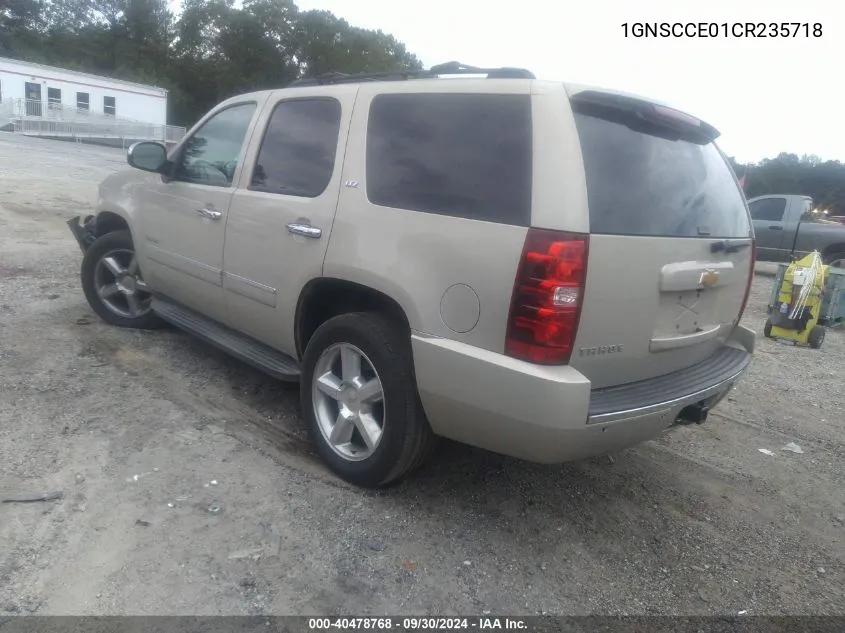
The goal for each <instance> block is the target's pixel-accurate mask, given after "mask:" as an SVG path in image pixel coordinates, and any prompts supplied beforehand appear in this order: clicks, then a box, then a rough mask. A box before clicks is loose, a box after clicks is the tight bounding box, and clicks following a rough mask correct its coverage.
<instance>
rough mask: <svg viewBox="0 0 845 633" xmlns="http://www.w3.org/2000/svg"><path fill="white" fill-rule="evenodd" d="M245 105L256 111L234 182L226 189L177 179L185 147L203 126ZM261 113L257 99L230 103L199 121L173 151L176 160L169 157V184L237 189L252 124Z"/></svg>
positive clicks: (239, 159)
mask: <svg viewBox="0 0 845 633" xmlns="http://www.w3.org/2000/svg"><path fill="white" fill-rule="evenodd" d="M245 105H253V106H255V110H254V111H253V113H252V117H251V118H250V120H249V124H248V125H247V129H246V132H245V133H244V140H243V142H242V144H241V151H240V154H238V167H237V168H236V169H235V174H233V175H232V182H231V183H229V184H228V185H226V186H225V187H224V186H223V185H213V184H211V183H208V182H197V181H195V180H184V179H182V178H177V177H176V176H175V174H176V169H177V167H178V166H179V163H180V162H181V160H182V157H183V152H184V151H185V147H186V146H187V144H188V142H189V141H190V140H191V139H192V138H194V137H195V136H196V135H197V132H199V131H200V130H201V129H202V128H203V126H205V124H206V123H208V122H209V121H211V119H213V118H214V117H216V116H217V115H218V114H220V113H221V112H225V111H226V110H231V109H232V108H237V107H240V106H245ZM260 111H261V108H260V107H259V105H258V101H256V100H255V99H250V100H248V101H238V102H236V103H229V104H227V105H226V106H224V107H222V108H219V109H217V110H212V111H211V112H208V113H207V114H206V116H205V117H203V118H202V119H201V120H200V121H199V123H198V124H197V125H196V128H195V129H194V130H193V131H192V132H191V134H188V135H186V136H185V137H184V138H183V139H182V141H181V142H180V143H179V145H177V146H176V148H175V149H174V150H173V159H174V160H171V159H170V157H168V162H169V163H170V165H169V168H168V170H167V174H166V178H167V182H181V183H185V184H186V185H199V186H203V187H214V188H215V189H233V188H236V184H235V183H236V181H237V180H238V179H237V178H235V175H237V170H238V169H241V170H242V167H241V166H242V165H243V159H244V158H245V154H246V148H247V146H248V145H249V141H250V140H251V139H252V136H253V134H254V131H253V133H250V129H249V128H250V126H251V125H252V122H253V120H254V119H255V116H256V114H258V113H259V112H260Z"/></svg>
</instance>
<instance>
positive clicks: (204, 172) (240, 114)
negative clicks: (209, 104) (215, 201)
mask: <svg viewBox="0 0 845 633" xmlns="http://www.w3.org/2000/svg"><path fill="white" fill-rule="evenodd" d="M254 113H255V104H254V103H242V104H239V105H235V106H231V107H229V108H226V109H225V110H221V111H220V112H218V113H217V114H215V115H214V116H212V117H211V118H210V119H208V121H206V122H205V123H203V124H202V125H201V126H200V128H199V129H198V130H197V131H196V132H194V134H193V136H191V137H190V138H189V139H188V140H186V141H185V144H184V145H183V146H182V148H181V150H180V155H179V157H178V158H177V160H176V166H175V168H174V170H173V179H174V180H182V181H184V182H193V183H197V184H200V185H212V186H216V187H228V186H230V185H231V184H232V178H233V177H234V175H235V168H236V167H237V166H238V158H239V157H240V155H241V148H242V147H243V144H244V139H245V138H246V131H247V129H248V128H249V122H250V121H251V120H252V115H253V114H254Z"/></svg>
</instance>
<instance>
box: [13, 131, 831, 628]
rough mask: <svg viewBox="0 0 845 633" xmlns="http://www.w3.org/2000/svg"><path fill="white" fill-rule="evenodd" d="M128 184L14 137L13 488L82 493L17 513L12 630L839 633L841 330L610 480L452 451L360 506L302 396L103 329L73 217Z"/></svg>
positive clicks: (768, 362)
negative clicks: (532, 619) (795, 617)
mask: <svg viewBox="0 0 845 633" xmlns="http://www.w3.org/2000/svg"><path fill="white" fill-rule="evenodd" d="M123 164H124V159H123V154H122V152H120V151H117V150H109V149H103V148H95V147H90V146H80V145H73V144H69V143H61V142H56V141H45V140H39V139H27V138H22V137H18V136H13V135H10V134H2V133H0V490H2V491H4V492H5V493H6V494H4V496H8V495H9V493H25V492H33V491H36V492H38V491H61V492H62V493H63V497H62V498H61V499H57V500H52V501H46V502H35V503H4V504H2V505H0V614H4V613H5V614H7V615H8V614H26V613H39V614H50V615H54V614H172V615H184V614H192V615H206V614H295V613H299V614H304V613H308V614H324V613H354V614H383V613H408V614H411V613H415V614H426V613H428V614H433V613H442V614H457V613H464V614H469V613H479V614H480V613H483V612H484V611H490V610H492V611H495V612H497V613H520V614H534V613H543V612H545V613H554V614H587V613H596V614H690V615H692V614H716V613H719V614H731V613H737V612H738V611H740V610H745V611H747V612H748V613H749V614H845V569H843V560H845V486H843V484H845V469H843V454H845V451H843V432H842V427H843V417H845V416H843V415H842V410H843V409H842V408H843V398H845V396H843V390H842V389H841V381H842V369H843V359H845V336H843V334H842V333H841V332H837V331H831V332H830V333H829V334H828V338H827V340H826V342H825V345H824V347H823V348H822V349H821V350H818V351H816V350H810V349H800V348H794V347H791V346H786V345H783V344H780V343H777V342H774V341H770V340H767V339H762V337H761V340H760V342H759V353H758V354H757V356H756V359H755V361H754V363H753V366H752V368H751V370H750V371H749V372H748V374H747V376H746V377H745V378H744V379H743V381H742V382H741V383H740V384H739V385H738V386H737V388H736V389H735V391H734V392H733V393H732V395H731V396H730V397H729V400H727V401H725V402H724V403H723V404H722V405H720V407H719V409H718V411H717V413H715V414H713V415H712V417H711V419H710V420H709V421H708V422H707V424H705V425H703V426H701V427H696V428H688V427H685V428H679V429H677V430H676V431H674V432H672V433H669V434H667V435H665V436H664V437H662V438H661V439H659V440H657V441H654V442H650V443H647V444H644V445H641V446H638V447H636V448H633V449H630V450H627V451H624V452H622V453H620V454H618V455H616V456H615V463H613V464H611V463H610V461H609V460H607V459H604V458H602V459H596V460H590V461H585V462H580V463H575V464H567V465H562V466H554V467H548V466H537V465H532V464H527V463H523V462H520V461H517V460H513V459H508V458H504V457H501V456H498V455H494V454H490V453H485V452H483V451H480V450H474V449H470V448H468V447H463V446H459V445H456V444H450V443H444V445H443V446H442V447H441V449H440V450H439V452H438V454H437V455H436V457H435V458H434V460H433V461H432V462H431V463H430V464H429V465H427V466H426V467H425V469H424V470H423V471H422V472H420V473H419V475H418V476H416V477H415V478H413V479H411V480H409V481H407V482H405V483H403V484H402V485H400V486H398V487H396V488H394V489H391V490H389V491H386V492H379V493H373V492H365V491H361V490H357V489H352V488H350V487H348V486H346V485H344V484H342V483H340V482H338V481H337V480H336V479H335V478H333V477H332V476H331V475H330V474H329V473H328V472H327V471H326V470H324V468H323V467H322V466H321V464H320V463H319V462H318V461H317V459H316V458H315V457H314V456H313V454H312V453H311V450H310V448H309V446H308V444H307V442H306V441H305V439H304V432H303V429H302V427H301V423H300V421H299V418H298V413H297V407H298V404H297V397H296V390H295V388H292V387H290V386H285V385H282V384H279V383H277V382H275V381H273V380H272V379H270V378H267V377H265V376H263V375H262V374H260V373H258V372H256V371H253V370H252V369H250V368H248V367H246V366H244V365H242V364H240V363H238V362H236V361H234V360H230V359H228V358H227V357H225V356H224V355H222V354H221V353H218V352H217V351H215V350H213V349H211V348H210V347H208V346H206V345H204V344H202V343H200V342H197V341H195V340H193V339H191V338H190V337H189V336H187V335H184V334H181V333H179V332H176V331H170V330H164V331H158V332H153V333H149V332H132V331H124V330H118V329H115V328H111V327H108V326H105V325H104V324H102V323H101V322H99V321H98V320H97V319H96V318H95V317H94V315H93V313H92V312H91V310H90V309H89V307H88V305H87V304H86V302H85V299H84V298H83V295H82V291H81V289H80V287H79V279H78V270H79V264H80V260H81V255H80V253H79V250H78V248H77V246H76V244H75V242H74V241H73V239H72V238H71V235H70V233H69V232H68V230H67V227H66V226H65V225H64V223H63V220H64V219H66V218H68V217H71V216H73V215H77V214H84V213H86V212H88V210H89V209H90V207H91V205H92V204H93V201H94V197H95V195H96V184H97V182H98V181H99V180H101V179H102V178H103V177H104V176H105V175H106V174H108V173H110V172H111V171H113V170H115V169H118V168H120V167H121V165H123ZM770 285H771V279H770V278H768V277H762V276H758V277H757V278H756V280H755V283H754V288H753V294H752V298H751V302H750V306H749V309H748V310H747V313H746V317H745V321H746V322H747V323H748V324H750V325H752V326H753V327H755V328H756V329H757V330H758V332H759V331H761V329H762V325H763V321H764V319H765V305H766V302H767V298H768V294H769V288H770ZM788 442H796V443H798V444H799V445H800V446H801V447H802V448H803V450H804V452H803V454H794V453H790V452H785V451H783V450H782V447H783V446H784V445H785V444H787V443H788ZM760 448H766V449H770V450H771V451H772V452H773V453H774V455H773V456H769V455H766V454H763V453H761V452H759V451H758V449H760Z"/></svg>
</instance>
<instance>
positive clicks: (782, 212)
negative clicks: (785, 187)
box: [748, 196, 789, 222]
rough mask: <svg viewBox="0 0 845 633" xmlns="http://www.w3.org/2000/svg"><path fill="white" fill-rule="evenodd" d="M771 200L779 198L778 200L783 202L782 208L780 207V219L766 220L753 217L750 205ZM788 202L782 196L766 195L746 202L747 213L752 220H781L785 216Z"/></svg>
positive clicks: (765, 220)
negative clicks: (766, 196)
mask: <svg viewBox="0 0 845 633" xmlns="http://www.w3.org/2000/svg"><path fill="white" fill-rule="evenodd" d="M772 200H779V201H780V202H782V203H783V209H782V211H781V214H780V219H779V220H767V219H765V218H755V217H754V211H753V210H752V205H758V204H759V205H762V204H764V203H766V202H771V201H772ZM788 203H789V200H787V199H786V198H784V197H782V196H771V197H768V198H761V199H759V200H753V201H751V202H749V203H748V215H749V217H750V218H751V221H752V222H783V221H784V218H785V217H786V210H787V207H788V206H789V204H788Z"/></svg>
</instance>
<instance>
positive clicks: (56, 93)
mask: <svg viewBox="0 0 845 633" xmlns="http://www.w3.org/2000/svg"><path fill="white" fill-rule="evenodd" d="M47 102H48V103H49V104H50V105H51V106H59V105H61V104H62V91H61V90H60V89H58V88H47Z"/></svg>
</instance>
